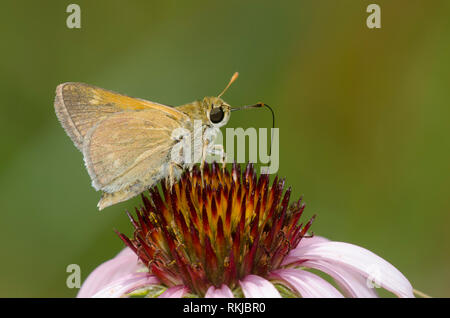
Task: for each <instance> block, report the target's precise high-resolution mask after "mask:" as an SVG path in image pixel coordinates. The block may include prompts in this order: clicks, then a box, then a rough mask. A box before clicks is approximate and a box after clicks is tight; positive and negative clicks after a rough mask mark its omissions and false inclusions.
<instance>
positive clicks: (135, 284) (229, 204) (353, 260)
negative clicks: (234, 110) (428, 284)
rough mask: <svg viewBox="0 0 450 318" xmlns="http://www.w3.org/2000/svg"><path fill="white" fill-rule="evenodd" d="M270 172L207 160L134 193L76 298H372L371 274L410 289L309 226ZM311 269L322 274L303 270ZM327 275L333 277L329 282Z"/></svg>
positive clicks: (396, 275)
mask: <svg viewBox="0 0 450 318" xmlns="http://www.w3.org/2000/svg"><path fill="white" fill-rule="evenodd" d="M284 184H285V182H284V180H279V179H278V178H277V177H276V178H275V180H274V181H273V182H272V183H271V184H270V183H269V176H268V175H265V174H263V175H261V176H259V177H258V176H257V175H256V173H255V171H254V168H253V165H252V164H248V165H247V168H246V170H245V171H244V172H243V173H241V171H240V167H239V166H238V165H236V164H234V165H233V167H232V169H231V172H230V171H228V170H226V169H220V168H219V166H218V165H217V164H215V163H213V164H212V165H205V166H204V168H203V171H200V170H199V168H198V167H197V166H195V167H194V169H193V170H192V171H191V172H185V173H184V174H183V175H182V177H181V179H180V180H179V181H178V182H177V183H175V184H174V185H173V186H172V187H171V188H169V187H168V186H166V185H165V183H162V184H161V185H160V188H161V191H159V190H158V188H157V187H154V188H152V189H150V190H149V197H147V196H144V195H143V196H142V200H143V205H142V207H140V208H137V209H136V216H135V217H133V216H132V215H131V214H128V215H129V218H130V220H131V223H132V225H133V227H134V233H133V235H132V236H130V237H127V236H126V235H124V234H122V233H118V235H119V237H120V238H121V239H122V241H123V242H124V243H125V244H126V246H127V247H126V248H125V249H124V250H123V251H122V252H120V253H119V254H118V255H117V256H116V257H115V258H113V259H112V260H109V261H107V262H105V263H103V264H102V265H100V266H99V267H98V268H97V269H95V270H94V271H93V272H92V273H91V274H90V275H89V277H88V278H87V280H86V281H85V282H84V284H83V286H82V287H81V289H80V291H79V293H78V297H128V296H145V297H221V298H228V297H255V298H261V297H377V293H376V291H375V289H374V288H373V287H374V285H373V283H372V281H375V283H376V284H377V285H378V286H379V287H383V288H385V289H386V290H388V291H390V292H392V293H393V294H395V295H397V296H399V297H414V296H413V289H412V287H411V284H410V283H409V281H408V280H407V279H406V278H405V277H404V276H403V274H402V273H400V272H399V271H398V270H397V269H396V268H395V267H394V266H392V265H391V264H390V263H388V262H387V261H385V260H384V259H382V258H380V257H379V256H377V255H375V254H374V253H372V252H370V251H368V250H366V249H364V248H362V247H359V246H356V245H353V244H349V243H343V242H332V241H329V240H327V239H325V238H323V237H317V236H310V235H308V234H307V232H308V230H309V228H310V227H311V224H312V221H313V219H314V217H313V218H312V219H310V220H309V221H307V222H304V223H302V222H301V216H302V213H303V210H304V208H305V205H304V204H302V203H301V201H302V200H301V199H300V200H298V201H295V202H294V203H292V204H289V201H290V194H291V189H290V188H288V189H287V190H285V189H284V188H285V185H284ZM310 269H314V270H318V271H321V272H323V273H324V274H326V275H327V276H328V277H329V278H331V279H330V280H326V279H324V278H322V277H321V276H318V275H317V274H315V273H313V272H311V271H310ZM330 281H331V282H330Z"/></svg>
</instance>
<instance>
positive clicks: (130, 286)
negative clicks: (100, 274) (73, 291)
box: [92, 273, 159, 298]
mask: <svg viewBox="0 0 450 318" xmlns="http://www.w3.org/2000/svg"><path fill="white" fill-rule="evenodd" d="M158 283H159V280H158V279H157V278H156V277H155V276H153V275H150V274H149V273H133V274H129V275H126V276H124V277H122V278H119V279H118V280H116V281H114V282H112V283H111V284H109V285H108V286H106V287H105V288H103V289H101V290H100V291H98V292H97V293H96V294H95V295H93V296H92V297H93V298H118V297H122V296H124V295H125V294H128V293H131V292H132V291H134V290H136V289H139V288H142V287H145V286H148V285H153V284H158Z"/></svg>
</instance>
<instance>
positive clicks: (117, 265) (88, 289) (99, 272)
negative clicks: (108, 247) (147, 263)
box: [77, 247, 142, 298]
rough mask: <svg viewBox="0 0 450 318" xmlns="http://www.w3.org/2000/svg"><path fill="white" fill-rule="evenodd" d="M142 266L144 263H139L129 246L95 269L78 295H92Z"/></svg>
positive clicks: (80, 296)
mask: <svg viewBox="0 0 450 318" xmlns="http://www.w3.org/2000/svg"><path fill="white" fill-rule="evenodd" d="M141 268H142V265H140V264H139V263H138V258H137V256H136V254H135V253H134V252H133V251H132V250H131V249H130V248H128V247H127V248H125V249H123V250H122V251H121V252H120V253H119V254H117V255H116V257H114V258H113V259H111V260H109V261H106V262H104V263H103V264H101V265H99V266H98V267H97V268H96V269H94V270H93V271H92V273H91V274H89V276H88V278H86V280H85V281H84V283H83V285H82V286H81V288H80V290H79V292H78V295H77V297H78V298H88V297H92V296H93V295H94V294H95V293H97V292H98V291H99V290H100V289H102V288H104V287H105V286H106V285H108V284H110V283H111V282H113V281H115V280H117V279H119V278H120V277H123V276H125V275H127V274H131V273H135V272H136V271H138V270H139V269H141Z"/></svg>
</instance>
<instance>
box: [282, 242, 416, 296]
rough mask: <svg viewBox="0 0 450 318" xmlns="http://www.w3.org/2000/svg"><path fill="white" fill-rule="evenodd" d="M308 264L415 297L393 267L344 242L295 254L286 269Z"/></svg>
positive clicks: (293, 251) (318, 244)
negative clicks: (343, 271)
mask: <svg viewBox="0 0 450 318" xmlns="http://www.w3.org/2000/svg"><path fill="white" fill-rule="evenodd" d="M302 260H303V261H306V260H313V261H325V262H327V263H329V264H330V265H338V266H339V267H341V268H344V269H346V270H347V271H354V272H355V273H358V274H360V275H362V276H363V277H365V278H369V279H372V278H373V279H375V281H376V282H377V283H378V284H379V285H380V286H381V287H383V288H385V289H387V290H389V291H391V292H392V293H394V294H395V295H397V296H399V297H414V295H413V291H412V286H411V284H410V283H409V281H408V280H407V279H406V277H405V276H403V274H402V273H400V271H399V270H397V269H396V268H395V267H394V266H392V265H391V264H390V263H388V262H387V261H385V260H384V259H382V258H381V257H379V256H377V255H375V254H374V253H372V252H370V251H369V250H366V249H365V248H362V247H359V246H356V245H353V244H349V243H343V242H323V243H317V244H311V245H308V246H305V247H304V248H301V247H300V248H296V249H294V250H292V251H291V252H290V253H289V255H288V256H287V257H286V259H285V261H284V262H283V264H284V265H286V264H289V263H293V262H301V261H302Z"/></svg>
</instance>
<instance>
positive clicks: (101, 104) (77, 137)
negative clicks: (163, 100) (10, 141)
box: [55, 83, 182, 150]
mask: <svg viewBox="0 0 450 318" xmlns="http://www.w3.org/2000/svg"><path fill="white" fill-rule="evenodd" d="M145 109H159V110H161V111H162V112H164V113H166V114H167V115H168V116H175V117H179V116H182V113H180V112H179V111H177V110H175V109H174V108H172V107H169V106H165V105H161V104H158V103H154V102H150V101H146V100H143V99H138V98H133V97H129V96H126V95H122V94H118V93H115V92H112V91H109V90H106V89H103V88H99V87H96V86H93V85H88V84H84V83H64V84H61V85H59V86H58V87H57V88H56V97H55V111H56V114H57V116H58V119H59V121H60V122H61V124H62V126H63V127H64V129H65V131H66V132H67V134H68V135H69V136H70V138H71V139H72V141H73V142H74V143H75V146H76V147H77V148H78V149H79V150H82V147H83V140H84V137H85V136H86V134H87V133H88V131H89V130H90V129H91V128H93V127H94V126H95V125H96V124H97V123H99V122H100V121H101V120H103V119H105V118H107V117H109V116H111V115H112V114H114V113H119V112H129V111H138V110H145Z"/></svg>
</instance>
